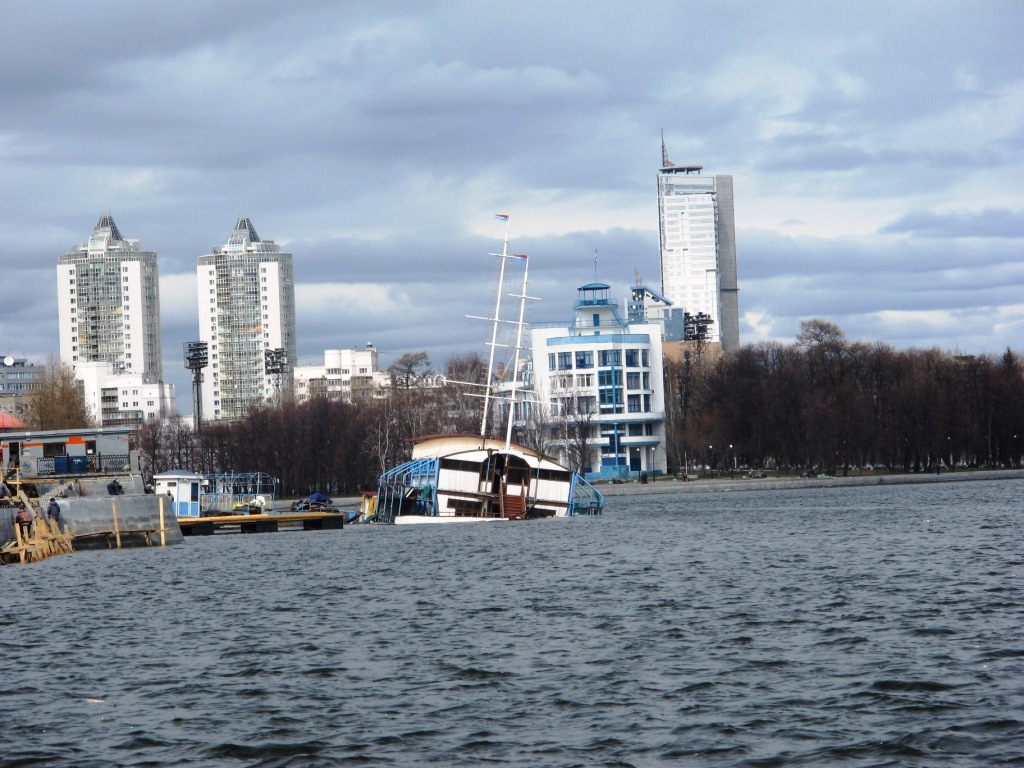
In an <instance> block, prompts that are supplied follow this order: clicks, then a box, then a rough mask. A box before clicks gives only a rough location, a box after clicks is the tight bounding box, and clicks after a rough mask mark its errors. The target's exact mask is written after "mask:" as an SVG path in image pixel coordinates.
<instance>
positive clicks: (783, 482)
mask: <svg viewBox="0 0 1024 768" xmlns="http://www.w3.org/2000/svg"><path fill="white" fill-rule="evenodd" d="M1022 479H1024V469H982V470H968V469H965V470H963V471H960V472H946V473H944V474H941V475H932V474H925V473H923V472H918V473H910V474H888V475H858V476H856V477H815V478H810V477H768V478H763V479H758V480H753V479H747V480H740V479H736V480H726V479H707V478H703V479H700V480H688V481H685V482H684V481H682V480H677V479H675V478H671V479H660V480H658V481H656V482H653V481H652V482H648V483H641V482H639V481H638V480H632V481H631V482H628V483H621V484H614V483H609V484H607V485H598V486H595V487H596V488H597V490H599V491H600V492H601V493H602V494H604V495H605V496H606V497H607V496H630V495H653V494H663V493H723V492H731V491H778V490H798V489H805V488H840V487H850V486H865V485H913V484H916V483H962V482H978V481H991V480H1022Z"/></svg>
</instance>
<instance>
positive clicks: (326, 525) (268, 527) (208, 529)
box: [178, 512, 346, 536]
mask: <svg viewBox="0 0 1024 768" xmlns="http://www.w3.org/2000/svg"><path fill="white" fill-rule="evenodd" d="M345 517H346V515H345V513H343V512H282V513H280V514H275V515H267V514H258V515H214V516H210V517H179V518H178V527H180V528H181V533H182V535H184V536H210V535H212V534H214V533H276V532H277V531H280V530H302V531H332V530H338V529H340V528H342V527H344V525H345Z"/></svg>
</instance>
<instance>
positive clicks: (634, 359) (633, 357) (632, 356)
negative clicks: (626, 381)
mask: <svg viewBox="0 0 1024 768" xmlns="http://www.w3.org/2000/svg"><path fill="white" fill-rule="evenodd" d="M639 353H640V350H638V349H627V350H626V366H627V367H628V368H636V367H637V365H638V364H639V362H640V354H639Z"/></svg>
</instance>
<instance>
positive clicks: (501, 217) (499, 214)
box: [494, 213, 508, 221]
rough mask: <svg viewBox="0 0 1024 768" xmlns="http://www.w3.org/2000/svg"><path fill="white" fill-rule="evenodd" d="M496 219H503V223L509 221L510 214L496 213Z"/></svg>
mask: <svg viewBox="0 0 1024 768" xmlns="http://www.w3.org/2000/svg"><path fill="white" fill-rule="evenodd" d="M494 218H496V219H501V220H502V221H508V214H507V213H496V214H494Z"/></svg>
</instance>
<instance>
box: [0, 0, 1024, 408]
mask: <svg viewBox="0 0 1024 768" xmlns="http://www.w3.org/2000/svg"><path fill="white" fill-rule="evenodd" d="M1022 40H1024V3H1020V2H1017V0H1006V1H1004V2H999V1H997V0H993V1H991V2H990V1H988V0H979V1H978V2H943V1H942V0H935V1H934V2H914V1H913V0H907V1H905V2H898V3H892V2H853V3H827V2H818V1H814V2H800V1H796V2H785V3H781V2H775V3H772V2H767V3H765V2H729V1H728V0H724V1H723V2H716V3H698V2H686V1H684V0H672V1H670V2H660V1H655V0H650V1H646V2H643V1H638V2H632V3H623V2H621V1H616V2H608V1H606V0H588V1H587V2H576V1H575V0H564V1H562V2H555V1H553V0H545V1H544V2H532V1H531V0H522V1H517V2H501V3H498V2H488V1H486V0H475V1H471V0H465V1H459V0H437V1H432V0H415V2H402V1H401V0H394V1H392V2H375V3H366V2H363V3H359V2H346V1H342V0H291V1H290V2H287V3H282V2H279V1H274V2H270V1H267V0H201V1H200V0H176V2H174V3H157V2H139V1H138V0H91V1H90V2H87V3H86V2H80V1H79V0H0V73H2V74H0V230H2V237H0V285H2V288H0V290H2V294H3V301H0V355H6V354H12V355H15V356H18V357H27V358H28V359H29V360H31V361H36V362H45V361H46V359H47V358H48V356H50V355H54V356H56V355H57V354H58V353H59V340H58V326H57V308H56V301H57V288H56V264H57V260H58V258H59V257H60V255H61V254H63V253H65V252H67V251H68V250H69V249H70V248H72V247H73V246H75V245H78V244H81V243H84V242H86V240H87V239H88V237H89V235H90V234H91V233H92V230H93V227H94V226H95V225H96V223H97V221H98V219H99V217H100V216H101V215H103V214H107V213H109V214H111V215H113V217H114V219H115V221H116V222H117V224H118V227H119V228H120V230H121V232H122V234H123V235H124V236H125V237H128V238H133V239H138V240H139V241H140V242H141V244H142V246H143V248H145V249H146V250H152V251H156V253H157V254H158V263H159V269H160V292H161V327H162V342H163V366H164V378H165V380H167V381H169V382H171V383H174V384H175V387H176V390H177V396H178V410H179V411H180V412H181V413H182V414H189V413H191V390H190V379H189V372H188V371H187V370H185V368H184V362H183V353H182V345H183V344H184V343H185V342H187V341H191V340H194V339H197V338H198V315H197V303H196V302H197V299H196V262H197V260H198V258H199V257H200V256H202V255H203V254H205V253H208V252H209V251H210V249H211V247H213V246H215V245H221V244H223V243H225V242H226V241H227V239H228V237H229V235H230V233H231V230H232V228H233V226H234V223H235V221H236V219H237V218H238V217H239V216H248V217H249V218H250V219H251V220H252V222H253V224H254V226H255V228H256V230H257V232H258V233H259V234H260V236H261V237H262V238H263V239H267V240H274V241H275V242H277V243H278V244H279V245H281V246H282V248H283V249H285V250H287V251H289V252H291V253H293V254H294V268H295V279H296V305H297V326H298V349H299V360H298V363H300V364H314V363H322V362H323V351H324V350H325V349H339V348H342V349H343V348H349V347H362V346H363V345H365V344H366V343H367V342H370V343H373V344H374V345H375V346H376V347H377V348H378V349H379V351H380V360H381V364H382V366H384V367H386V366H387V365H389V364H390V363H391V362H393V361H394V360H395V359H396V358H397V357H398V356H400V355H402V354H404V353H406V352H420V351H424V352H427V353H428V355H429V357H430V359H431V361H432V363H433V364H434V366H435V367H436V368H439V369H440V368H443V365H444V362H445V360H446V359H447V358H448V357H449V356H450V355H452V354H457V353H465V352H478V353H480V354H481V355H483V356H485V357H486V354H487V349H486V344H485V342H486V341H487V340H488V338H489V331H488V329H487V328H486V327H485V325H486V324H482V323H481V322H480V321H477V320H472V319H469V318H467V315H477V316H480V315H484V316H486V315H487V314H489V313H490V312H491V311H492V309H493V303H494V296H495V281H496V277H497V261H498V260H497V259H495V258H493V257H492V256H490V255H489V254H490V253H493V252H495V251H500V250H501V247H502V239H503V237H504V235H505V227H504V225H503V224H501V223H500V222H499V221H497V220H496V219H494V214H495V213H507V214H509V216H510V225H509V233H510V238H511V250H512V251H514V252H517V253H527V254H529V257H530V259H529V263H530V273H529V277H530V282H529V287H528V291H527V292H528V293H529V294H530V295H531V296H533V297H537V298H538V299H539V300H538V301H531V302H530V303H529V306H528V309H527V318H528V319H529V320H530V321H532V322H535V323H541V322H544V323H547V322H557V321H568V320H569V319H571V317H572V305H573V302H574V301H575V299H576V295H577V294H576V290H577V288H578V287H579V286H581V285H584V284H586V283H589V282H592V281H594V280H595V279H596V280H598V281H600V282H604V283H608V284H609V285H610V286H612V294H613V296H615V297H616V298H619V299H620V300H622V301H623V303H624V302H625V299H626V297H627V295H628V291H629V288H630V286H632V285H633V284H635V283H636V282H637V280H641V281H643V282H644V283H646V284H648V285H650V286H652V287H653V288H655V290H658V289H660V272H659V257H658V233H657V228H658V210H657V183H656V176H657V172H658V168H659V167H660V165H661V141H662V135H664V140H665V143H666V145H667V149H668V155H669V157H670V159H671V160H672V161H673V162H674V163H676V164H677V165H683V164H697V165H702V166H703V167H704V173H706V174H730V175H731V176H732V177H733V183H734V187H735V206H736V251H737V262H738V273H739V288H740V293H739V302H740V340H741V343H743V344H748V343H750V344H753V343H758V342H762V341H782V342H791V341H792V340H793V339H794V337H795V336H796V335H797V333H798V332H799V328H800V322H801V321H802V320H806V319H811V318H820V319H824V320H828V321H830V322H833V323H835V324H837V325H838V326H839V327H840V328H841V329H842V330H843V331H844V332H845V333H846V335H847V337H848V338H849V339H850V340H852V341H866V342H875V341H881V342H885V343H887V344H890V345H892V346H894V347H896V348H898V349H903V348H910V347H916V348H932V347H937V348H939V349H941V350H946V351H957V352H961V353H965V354H968V353H969V354H984V353H989V354H994V355H1000V354H1001V353H1002V352H1003V351H1005V350H1006V348H1007V347H1010V348H1012V349H1014V350H1016V351H1018V352H1024V47H1022V45H1021V41H1022ZM595 254H596V256H595Z"/></svg>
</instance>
